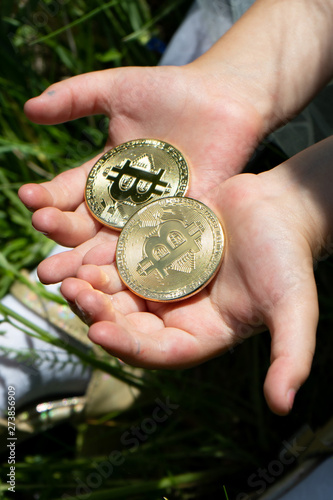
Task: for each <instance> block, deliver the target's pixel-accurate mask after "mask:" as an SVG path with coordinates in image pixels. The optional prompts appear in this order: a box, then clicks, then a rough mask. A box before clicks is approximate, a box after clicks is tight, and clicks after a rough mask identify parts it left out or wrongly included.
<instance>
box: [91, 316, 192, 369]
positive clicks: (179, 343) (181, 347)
mask: <svg viewBox="0 0 333 500" xmlns="http://www.w3.org/2000/svg"><path fill="white" fill-rule="evenodd" d="M109 312H110V316H109V318H110V319H109V321H101V322H99V323H95V324H93V325H92V326H91V327H90V329H89V334H88V336H89V338H90V340H91V341H92V342H94V343H96V344H98V345H100V346H101V347H103V348H104V349H105V350H106V351H107V352H109V353H110V354H111V355H112V356H116V357H118V358H120V359H122V360H123V361H124V362H125V363H128V364H130V365H132V366H137V367H142V368H150V369H155V368H166V369H183V368H189V367H190V366H194V365H196V364H198V363H200V362H201V354H200V346H199V343H198V342H197V340H196V338H195V337H193V336H192V335H189V334H188V333H187V332H185V331H183V330H180V329H178V328H164V327H163V323H162V321H161V320H159V319H158V318H157V317H156V316H154V315H152V314H151V313H134V314H132V315H129V316H127V317H124V316H121V315H120V314H119V313H118V311H116V310H115V309H114V311H113V315H112V314H111V311H109ZM112 316H113V321H112ZM138 328H140V330H139V329H138Z"/></svg>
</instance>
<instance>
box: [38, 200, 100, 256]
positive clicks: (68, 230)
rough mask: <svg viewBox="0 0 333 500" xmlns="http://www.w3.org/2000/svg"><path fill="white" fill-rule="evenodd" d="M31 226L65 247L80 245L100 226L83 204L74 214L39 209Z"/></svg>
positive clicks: (94, 233) (57, 210) (95, 232)
mask: <svg viewBox="0 0 333 500" xmlns="http://www.w3.org/2000/svg"><path fill="white" fill-rule="evenodd" d="M31 222H32V225H33V227H34V228H35V229H36V230H37V231H40V232H42V233H43V234H45V235H46V236H48V237H49V238H51V239H52V240H53V241H55V242H56V243H59V244H60V245H64V246H67V247H75V246H78V245H81V243H84V242H85V241H87V240H89V239H91V238H93V237H94V236H95V235H96V234H97V232H98V231H99V229H100V228H101V224H100V223H99V222H98V221H97V220H96V219H94V218H93V217H92V216H91V215H90V214H89V213H88V210H87V208H86V207H85V205H84V204H82V205H81V206H80V207H79V209H78V210H77V211H76V212H62V211H61V210H59V209H57V208H52V207H50V208H41V209H40V210H37V211H36V212H35V213H34V214H33V216H32V220H31Z"/></svg>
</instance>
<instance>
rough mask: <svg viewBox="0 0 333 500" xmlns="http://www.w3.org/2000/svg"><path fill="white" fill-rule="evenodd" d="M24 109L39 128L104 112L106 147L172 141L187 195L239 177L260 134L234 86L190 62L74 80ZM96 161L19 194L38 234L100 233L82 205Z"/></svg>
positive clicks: (68, 242) (66, 238) (64, 237)
mask: <svg viewBox="0 0 333 500" xmlns="http://www.w3.org/2000/svg"><path fill="white" fill-rule="evenodd" d="M25 112H26V114H27V116H28V118H30V119H31V120H32V121H34V122H37V123H41V124H54V123H60V122H66V121H68V120H74V119H76V118H79V117H83V116H87V115H92V114H97V113H103V114H105V115H107V116H108V117H109V118H110V124H109V136H108V140H107V144H106V147H105V149H106V150H107V149H109V148H111V147H114V146H116V145H118V144H120V143H122V142H126V141H128V140H132V139H138V138H156V139H161V140H163V141H166V142H169V143H171V144H172V145H174V146H175V147H177V148H178V149H179V150H180V151H181V152H182V153H183V154H184V156H185V157H186V159H187V160H188V162H189V167H190V188H189V192H188V195H189V196H192V197H194V198H200V196H201V194H202V193H205V192H209V191H210V190H211V189H212V188H214V187H215V186H216V185H217V184H219V183H220V182H221V181H222V180H224V179H227V178H228V177H230V176H232V175H233V174H235V173H238V172H240V171H241V170H242V168H243V167H244V165H245V164H246V161H247V160H248V158H249V157H250V156H251V154H252V152H253V150H254V149H255V147H256V146H257V144H258V141H259V140H260V138H261V137H262V135H263V132H262V130H261V127H262V123H261V119H260V117H259V113H258V112H257V111H256V110H255V108H254V107H253V106H252V105H250V104H249V103H248V102H247V101H246V100H245V98H244V97H243V96H241V95H240V93H239V92H238V91H237V90H236V88H235V87H234V88H232V89H231V88H230V85H229V86H228V85H225V84H224V83H223V80H222V81H220V80H219V79H218V78H211V76H210V77H209V78H208V77H205V73H204V72H202V71H198V70H197V69H196V67H195V65H190V66H185V67H180V68H177V67H154V68H121V69H112V70H106V71H100V72H95V73H88V74H84V75H80V76H76V77H73V78H70V79H68V80H66V81H63V82H60V83H56V84H55V85H52V86H51V87H50V88H48V89H47V90H46V91H45V92H44V93H43V94H42V95H41V96H39V97H37V98H34V99H31V100H30V101H28V102H27V103H26V106H25ZM96 160H97V157H96V158H94V159H93V160H91V161H89V162H87V163H85V164H84V165H82V166H81V167H78V168H75V169H72V170H70V171H67V172H65V173H63V174H60V175H58V176H57V177H56V178H55V179H54V180H52V181H50V182H46V183H43V184H39V185H36V184H28V185H25V186H23V187H22V188H21V189H20V191H19V196H20V198H21V200H22V201H23V203H24V204H25V205H27V206H28V207H29V208H30V209H31V210H33V211H34V212H35V213H34V215H33V219H32V222H33V225H34V227H35V228H36V229H37V230H39V231H42V232H43V233H47V235H48V237H49V238H51V239H53V240H55V241H56V242H58V243H60V244H62V245H65V246H69V247H75V246H77V245H79V244H81V243H83V242H84V241H86V240H89V239H90V238H92V237H94V236H95V235H96V234H97V233H98V232H99V231H100V229H101V225H100V224H99V223H98V222H97V221H96V220H95V219H94V218H93V217H92V216H91V215H90V213H89V212H88V210H87V208H86V206H85V203H84V189H85V183H86V179H87V175H88V172H89V171H90V169H91V168H92V166H93V164H94V163H95V161H96ZM74 272H75V271H74Z"/></svg>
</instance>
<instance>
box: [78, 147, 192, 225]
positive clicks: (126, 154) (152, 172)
mask: <svg viewBox="0 0 333 500" xmlns="http://www.w3.org/2000/svg"><path fill="white" fill-rule="evenodd" d="M187 186H188V167H187V163H186V160H185V158H184V157H183V155H182V154H181V153H180V151H178V150H177V149H176V148H174V147H173V146H171V145H170V144H167V143H166V142H162V141H157V140H154V139H137V140H135V141H129V142H125V143H124V144H121V145H120V146H117V147H116V148H114V149H111V150H110V151H108V152H107V153H105V154H104V155H103V156H102V157H101V158H100V159H99V160H98V161H97V163H96V164H95V165H94V166H93V168H92V169H91V171H90V173H89V175H88V179H87V184H86V189H85V198H86V203H87V206H88V208H89V210H90V212H91V213H92V215H93V216H94V217H95V218H96V219H98V220H99V221H100V222H101V223H102V224H104V225H106V226H110V227H112V228H114V229H119V230H120V229H122V228H123V226H124V225H125V223H126V222H127V220H128V219H129V218H130V217H131V216H132V215H133V214H134V213H135V212H136V211H137V210H138V209H139V208H141V207H142V206H144V205H146V204H147V203H150V202H152V201H154V200H156V199H159V198H161V197H165V196H184V194H185V192H186V190H187Z"/></svg>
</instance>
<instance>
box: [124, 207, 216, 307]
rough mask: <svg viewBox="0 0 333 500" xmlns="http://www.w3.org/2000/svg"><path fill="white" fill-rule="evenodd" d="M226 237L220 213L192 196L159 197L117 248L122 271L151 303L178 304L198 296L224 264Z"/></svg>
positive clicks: (131, 223)
mask: <svg viewBox="0 0 333 500" xmlns="http://www.w3.org/2000/svg"><path fill="white" fill-rule="evenodd" d="M223 251H224V233H223V230H222V227H221V224H220V222H219V220H218V218H217V217H216V215H215V214H214V213H213V212H212V211H211V210H210V208H208V207H207V206H206V205H204V204H203V203H201V202H199V201H197V200H194V199H192V198H176V197H172V198H161V199H159V200H156V201H153V202H152V203H150V204H149V205H146V206H145V207H142V208H141V209H140V210H138V211H137V212H136V213H135V214H134V215H133V216H132V217H131V219H130V220H129V221H128V222H127V224H126V225H125V227H124V228H123V230H122V232H121V234H120V236H119V239H118V244H117V251H116V260H117V267H118V272H119V274H120V277H121V279H122V280H123V281H124V283H125V284H126V285H127V286H128V288H130V289H131V290H132V291H133V292H134V293H136V294H137V295H140V296H141V297H144V298H146V299H148V300H154V301H161V302H162V301H169V302H172V301H176V300H180V299H184V298H187V297H189V296H191V295H193V294H194V293H197V292H198V291H199V290H201V289H202V288H203V287H204V286H206V285H207V284H208V283H209V281H210V280H211V279H212V278H213V277H214V275H215V273H216V272H217V270H218V268H219V266H220V263H221V261H222V256H223Z"/></svg>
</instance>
